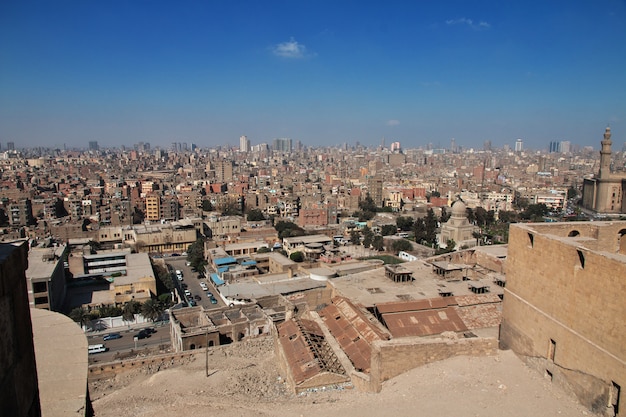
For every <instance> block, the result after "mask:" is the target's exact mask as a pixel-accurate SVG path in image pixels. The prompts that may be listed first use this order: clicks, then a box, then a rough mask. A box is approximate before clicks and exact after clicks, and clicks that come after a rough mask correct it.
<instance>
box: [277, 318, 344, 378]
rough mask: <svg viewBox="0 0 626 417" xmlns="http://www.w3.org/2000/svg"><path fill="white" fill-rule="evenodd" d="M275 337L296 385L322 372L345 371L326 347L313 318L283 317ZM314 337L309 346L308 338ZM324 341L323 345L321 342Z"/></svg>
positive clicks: (321, 333) (340, 373) (342, 372)
mask: <svg viewBox="0 0 626 417" xmlns="http://www.w3.org/2000/svg"><path fill="white" fill-rule="evenodd" d="M276 328H277V330H278V340H279V341H280V344H281V346H282V348H283V351H284V353H285V358H286V360H287V363H288V365H289V369H290V370H291V374H292V376H293V381H294V383H295V385H296V386H297V385H300V384H302V383H303V382H306V381H307V380H309V379H311V378H313V377H315V376H317V375H319V374H321V373H334V374H337V375H345V371H344V369H343V368H342V367H341V366H340V365H339V361H338V360H337V358H336V356H335V355H334V353H333V352H332V350H331V349H330V348H329V347H328V345H327V343H326V341H325V339H324V333H323V332H322V329H321V328H320V327H319V325H318V324H317V323H315V322H314V321H312V320H305V319H301V320H299V321H298V322H297V321H296V320H289V321H285V322H283V323H281V324H279V325H278V326H276ZM311 338H313V339H315V340H317V342H315V343H316V346H315V347H312V346H311V343H310V342H309V339H311ZM322 345H325V346H322Z"/></svg>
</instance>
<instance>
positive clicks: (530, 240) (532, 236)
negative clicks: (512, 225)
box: [528, 233, 535, 248]
mask: <svg viewBox="0 0 626 417" xmlns="http://www.w3.org/2000/svg"><path fill="white" fill-rule="evenodd" d="M528 241H529V242H530V247H531V248H532V247H533V246H534V244H535V236H534V235H533V234H532V233H528Z"/></svg>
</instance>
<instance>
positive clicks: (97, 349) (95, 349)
mask: <svg viewBox="0 0 626 417" xmlns="http://www.w3.org/2000/svg"><path fill="white" fill-rule="evenodd" d="M106 351H107V348H106V346H104V345H103V344H102V343H100V344H99V345H89V346H88V348H87V353H88V354H90V355H92V354H94V353H102V352H106Z"/></svg>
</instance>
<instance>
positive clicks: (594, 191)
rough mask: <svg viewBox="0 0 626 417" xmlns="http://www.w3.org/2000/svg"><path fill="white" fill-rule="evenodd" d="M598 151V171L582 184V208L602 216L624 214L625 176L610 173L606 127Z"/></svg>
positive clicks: (625, 211)
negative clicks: (593, 176) (600, 147)
mask: <svg viewBox="0 0 626 417" xmlns="http://www.w3.org/2000/svg"><path fill="white" fill-rule="evenodd" d="M601 143H602V149H601V150H600V170H599V172H598V175H597V176H596V177H595V178H587V179H585V182H584V184H583V207H584V208H586V209H588V210H591V211H594V212H596V213H602V214H619V213H626V198H624V194H626V175H624V174H621V175H619V174H616V173H611V144H612V142H611V128H610V127H607V128H606V130H605V132H604V140H602V142H601Z"/></svg>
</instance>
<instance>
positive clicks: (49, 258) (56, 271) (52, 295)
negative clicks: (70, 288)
mask: <svg viewBox="0 0 626 417" xmlns="http://www.w3.org/2000/svg"><path fill="white" fill-rule="evenodd" d="M66 255H67V245H58V246H53V247H42V248H38V247H35V248H31V249H30V251H29V253H28V269H27V270H26V280H27V287H28V303H29V305H30V307H34V308H43V309H46V310H52V311H61V309H62V307H63V301H64V299H65V291H66V283H65V268H64V265H63V263H64V261H65V258H66Z"/></svg>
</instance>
